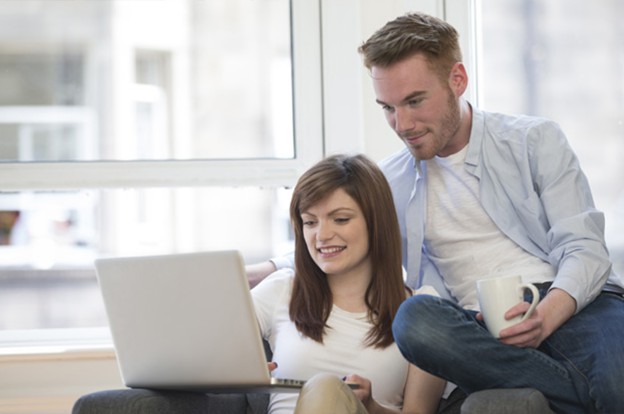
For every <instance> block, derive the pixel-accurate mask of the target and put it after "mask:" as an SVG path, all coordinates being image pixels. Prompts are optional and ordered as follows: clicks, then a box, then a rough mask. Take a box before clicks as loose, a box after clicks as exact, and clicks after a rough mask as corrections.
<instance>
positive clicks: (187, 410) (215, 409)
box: [72, 389, 269, 414]
mask: <svg viewBox="0 0 624 414" xmlns="http://www.w3.org/2000/svg"><path fill="white" fill-rule="evenodd" d="M268 401H269V395H268V394H260V393H258V394H242V393H241V394H202V393H193V392H178V391H156V390H144V389H119V390H107V391H98V392H94V393H91V394H87V395H84V396H82V397H80V398H79V399H78V400H77V401H76V403H75V404H74V407H73V409H72V414H113V413H114V414H131V413H132V414H212V413H215V414H216V413H218V414H221V413H223V414H250V413H253V414H264V413H266V410H267V405H268Z"/></svg>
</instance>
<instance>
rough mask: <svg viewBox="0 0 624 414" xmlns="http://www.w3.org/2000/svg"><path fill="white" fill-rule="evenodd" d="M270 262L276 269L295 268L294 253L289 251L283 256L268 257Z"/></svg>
mask: <svg viewBox="0 0 624 414" xmlns="http://www.w3.org/2000/svg"><path fill="white" fill-rule="evenodd" d="M270 261H271V262H273V264H274V265H275V268H276V269H277V270H280V269H294V268H295V253H294V252H292V253H289V254H287V255H284V256H279V257H273V258H272V259H270Z"/></svg>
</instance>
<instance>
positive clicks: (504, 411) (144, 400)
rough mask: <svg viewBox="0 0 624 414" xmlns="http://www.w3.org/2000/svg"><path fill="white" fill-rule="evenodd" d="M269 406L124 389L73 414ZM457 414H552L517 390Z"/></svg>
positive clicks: (472, 403)
mask: <svg viewBox="0 0 624 414" xmlns="http://www.w3.org/2000/svg"><path fill="white" fill-rule="evenodd" d="M264 350H265V353H266V356H267V360H271V350H270V348H269V345H268V343H267V342H266V341H264ZM462 394H463V393H462ZM452 395H453V394H452ZM449 399H451V398H449ZM268 403H269V394H266V393H249V394H246V393H237V394H204V393H197V392H182V391H163V390H148V389H129V388H127V389H117V390H104V391H98V392H94V393H90V394H86V395H83V396H82V397H80V398H79V399H78V400H77V401H76V402H75V403H74V406H73V408H72V414H265V413H266V412H267V407H268ZM460 413H461V414H552V413H553V411H551V410H550V408H549V405H548V401H547V400H546V398H545V397H544V395H543V394H542V393H540V392H539V391H537V390H534V389H529V388H517V389H496V390H484V391H479V392H475V393H473V394H471V395H469V396H468V397H467V398H466V399H465V400H464V402H463V403H461V402H460V401H449V404H448V406H447V407H446V409H445V410H444V414H460Z"/></svg>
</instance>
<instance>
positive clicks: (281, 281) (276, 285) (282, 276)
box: [252, 268, 295, 292]
mask: <svg viewBox="0 0 624 414" xmlns="http://www.w3.org/2000/svg"><path fill="white" fill-rule="evenodd" d="M294 278H295V272H294V271H293V269H289V268H284V269H280V270H277V271H275V272H273V273H271V274H270V275H268V276H267V277H266V278H265V279H264V280H262V281H261V282H260V283H258V285H256V287H254V288H253V289H252V292H261V291H267V290H271V291H276V290H282V289H287V288H288V289H290V287H291V286H292V283H293V280H294Z"/></svg>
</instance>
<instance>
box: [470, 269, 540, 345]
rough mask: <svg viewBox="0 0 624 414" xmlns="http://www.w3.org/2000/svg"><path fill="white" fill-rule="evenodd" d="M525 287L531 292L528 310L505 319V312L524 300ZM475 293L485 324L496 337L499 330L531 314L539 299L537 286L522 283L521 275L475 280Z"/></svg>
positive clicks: (498, 334)
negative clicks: (531, 296)
mask: <svg viewBox="0 0 624 414" xmlns="http://www.w3.org/2000/svg"><path fill="white" fill-rule="evenodd" d="M526 289H529V290H530V291H531V293H533V300H532V302H531V306H530V307H529V310H528V311H526V313H525V314H524V315H518V316H516V317H515V318H512V319H505V313H506V312H507V311H508V310H509V309H511V308H512V307H513V306H515V305H517V304H518V303H520V302H522V301H523V300H524V292H525V291H526ZM477 295H478V297H479V305H480V306H481V313H482V314H483V319H484V321H485V326H487V328H488V330H489V331H490V333H491V334H492V335H494V336H495V337H496V338H498V337H500V331H501V330H503V329H505V328H508V327H510V326H512V325H515V324H517V323H519V322H522V321H523V320H525V319H526V318H528V317H529V316H531V314H532V313H533V311H534V310H535V308H536V307H537V304H538V303H539V299H540V298H539V291H538V290H537V288H536V287H535V286H534V285H532V284H530V283H522V277H521V276H504V277H496V278H491V279H481V280H479V281H477Z"/></svg>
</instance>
